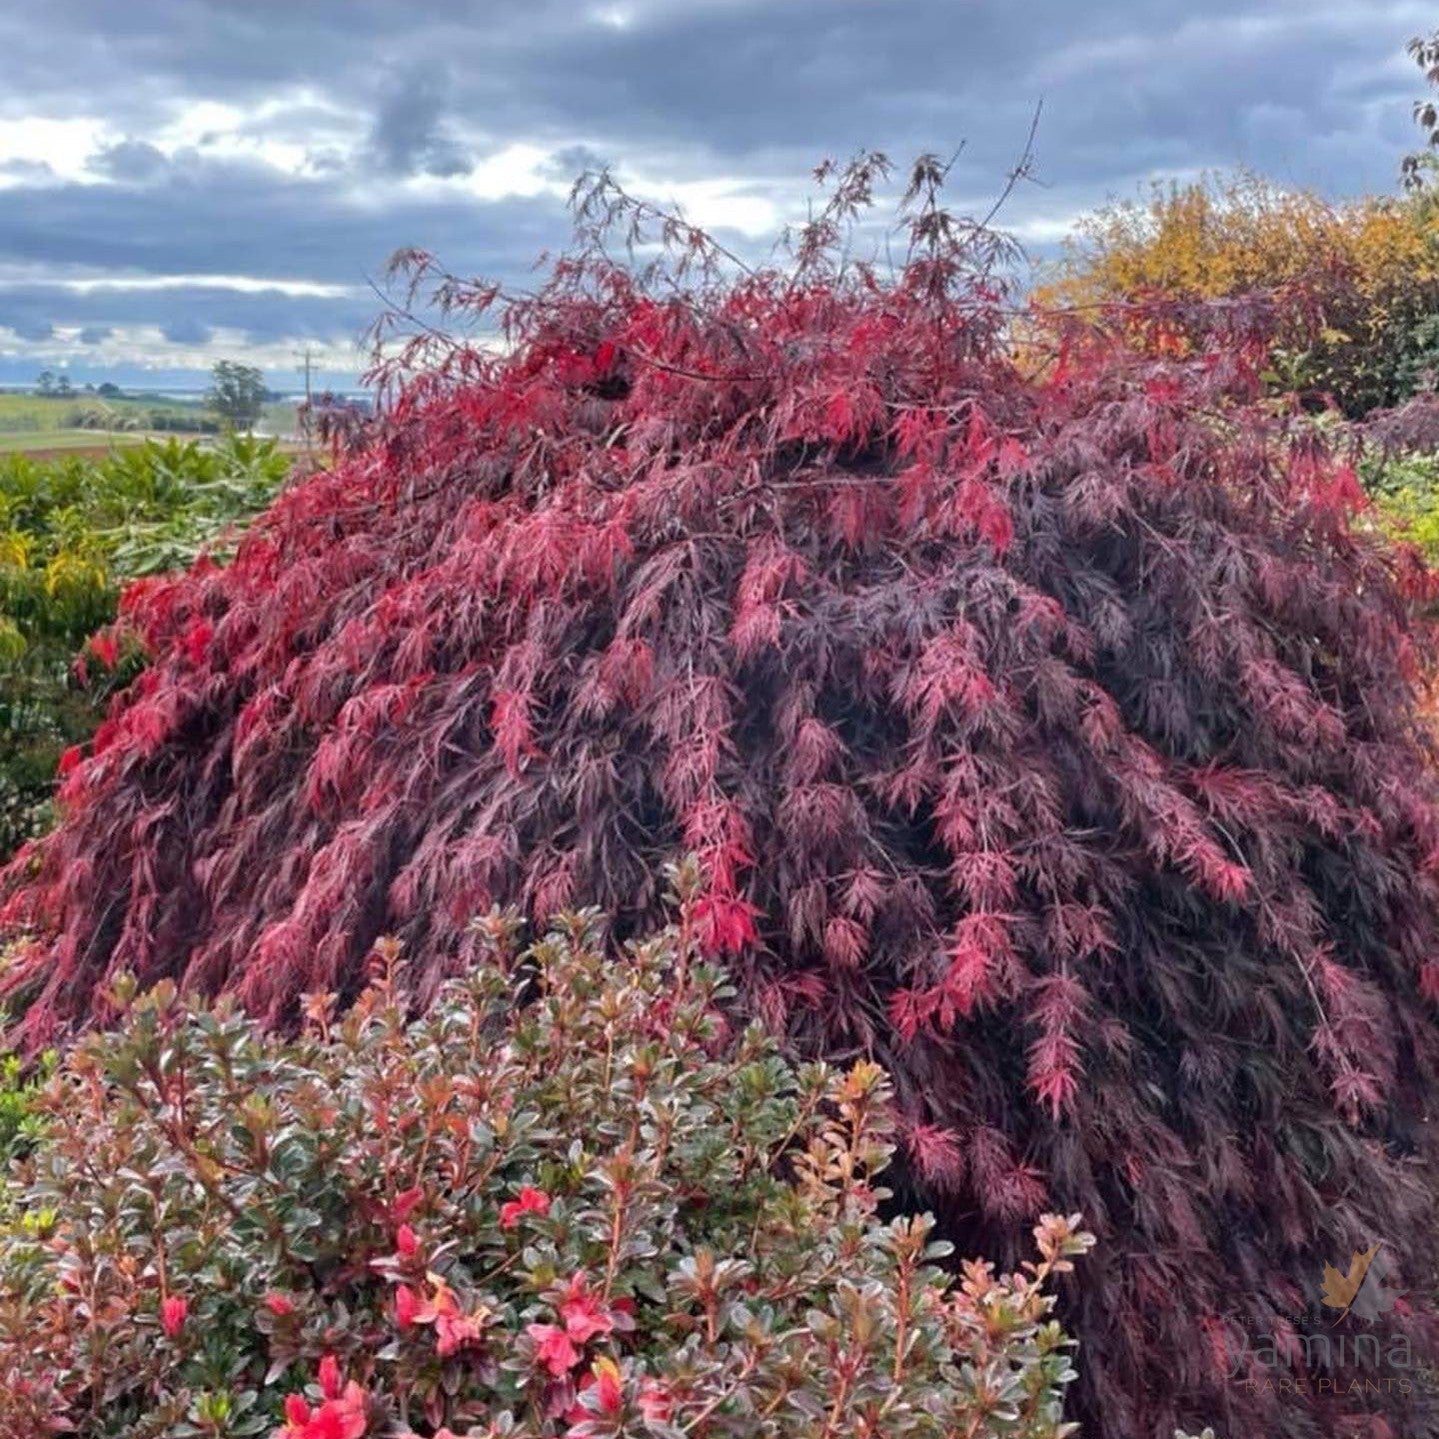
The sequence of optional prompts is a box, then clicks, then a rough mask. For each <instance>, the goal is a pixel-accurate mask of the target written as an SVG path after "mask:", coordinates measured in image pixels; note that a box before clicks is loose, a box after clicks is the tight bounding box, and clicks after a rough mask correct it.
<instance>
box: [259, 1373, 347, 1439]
mask: <svg viewBox="0 0 1439 1439" xmlns="http://www.w3.org/2000/svg"><path fill="white" fill-rule="evenodd" d="M319 1380H320V1392H321V1393H322V1394H323V1395H324V1402H323V1403H322V1404H321V1405H320V1407H319V1408H318V1409H311V1408H310V1406H309V1404H308V1403H306V1401H305V1400H304V1398H303V1397H301V1396H300V1395H299V1394H291V1395H289V1396H288V1397H287V1398H286V1400H285V1423H284V1425H282V1426H281V1427H280V1428H279V1429H276V1430H275V1432H274V1436H273V1439H361V1436H362V1435H363V1434H364V1432H365V1430H366V1428H368V1427H369V1419H368V1416H367V1410H368V1408H369V1399H368V1396H367V1395H366V1394H365V1391H364V1390H363V1389H362V1388H361V1387H360V1386H359V1385H358V1384H356V1383H355V1382H354V1380H351V1381H350V1382H349V1383H348V1384H347V1383H345V1381H344V1376H343V1375H342V1374H341V1373H340V1366H339V1365H338V1364H337V1363H336V1362H335V1358H334V1356H333V1355H332V1354H327V1355H325V1357H324V1358H323V1359H322V1360H320V1371H319Z"/></svg>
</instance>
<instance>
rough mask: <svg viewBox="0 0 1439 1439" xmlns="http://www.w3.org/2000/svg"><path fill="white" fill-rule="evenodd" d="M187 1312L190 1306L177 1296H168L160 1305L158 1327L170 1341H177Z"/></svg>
mask: <svg viewBox="0 0 1439 1439" xmlns="http://www.w3.org/2000/svg"><path fill="white" fill-rule="evenodd" d="M189 1312H190V1306H189V1305H188V1304H187V1303H186V1302H185V1301H184V1300H183V1299H181V1298H180V1297H179V1295H177V1294H171V1295H169V1296H168V1297H167V1298H165V1299H164V1300H162V1301H161V1303H160V1327H161V1328H162V1329H164V1331H165V1333H166V1334H168V1335H169V1336H170V1338H171V1339H178V1338H179V1337H180V1331H181V1330H182V1329H183V1328H184V1327H185V1316H186V1315H187V1314H188V1313H189Z"/></svg>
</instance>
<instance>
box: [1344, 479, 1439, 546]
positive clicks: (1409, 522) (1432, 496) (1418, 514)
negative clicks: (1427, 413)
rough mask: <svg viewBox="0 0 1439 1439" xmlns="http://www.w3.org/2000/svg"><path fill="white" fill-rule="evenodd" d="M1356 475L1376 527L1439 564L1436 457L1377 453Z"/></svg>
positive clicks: (1438, 498) (1438, 480) (1438, 499)
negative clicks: (1371, 505) (1371, 504)
mask: <svg viewBox="0 0 1439 1439" xmlns="http://www.w3.org/2000/svg"><path fill="white" fill-rule="evenodd" d="M1359 473H1360V478H1361V479H1362V480H1363V482H1364V488H1365V489H1366V490H1368V492H1369V494H1370V496H1371V498H1372V499H1373V500H1374V502H1375V511H1376V515H1377V517H1378V520H1379V523H1380V524H1381V525H1382V526H1383V527H1384V528H1385V529H1386V530H1388V531H1389V533H1391V534H1392V535H1394V536H1395V537H1396V538H1398V539H1403V540H1407V541H1408V542H1409V543H1411V544H1414V545H1417V546H1418V547H1419V549H1420V550H1421V551H1422V552H1423V554H1424V557H1425V558H1426V559H1427V560H1428V561H1429V563H1430V564H1431V565H1435V564H1439V454H1426V453H1422V452H1410V453H1407V454H1400V455H1393V456H1386V455H1383V454H1382V453H1376V454H1372V455H1370V456H1368V457H1366V458H1365V459H1363V460H1362V461H1361V462H1360V466H1359Z"/></svg>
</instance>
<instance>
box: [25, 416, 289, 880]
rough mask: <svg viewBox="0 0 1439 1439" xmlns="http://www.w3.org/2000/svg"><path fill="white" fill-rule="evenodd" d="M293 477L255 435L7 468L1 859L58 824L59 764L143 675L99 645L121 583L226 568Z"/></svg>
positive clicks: (121, 647)
mask: <svg viewBox="0 0 1439 1439" xmlns="http://www.w3.org/2000/svg"><path fill="white" fill-rule="evenodd" d="M289 469H290V462H289V460H288V459H287V458H286V457H285V455H283V454H282V453H281V452H280V451H279V449H278V448H277V447H276V445H275V444H274V442H273V441H267V440H253V439H249V438H246V437H235V438H232V439H227V440H226V441H225V442H224V443H222V444H220V445H218V446H215V447H213V448H208V449H206V448H201V447H200V446H199V445H198V444H195V443H189V444H182V443H180V442H179V441H176V440H171V441H168V442H166V443H164V444H160V443H156V442H150V443H148V444H145V445H141V446H135V447H133V448H126V449H117V450H115V451H113V452H112V453H111V454H110V455H108V456H106V457H105V458H103V459H100V460H95V459H91V458H79V457H71V458H69V459H52V460H33V459H30V458H29V457H28V456H25V455H12V456H9V457H4V458H0V855H8V854H9V853H10V852H11V851H12V850H13V849H14V848H15V847H16V846H17V845H18V844H19V843H21V842H22V841H23V840H26V839H29V838H31V837H32V836H34V835H35V834H37V833H39V832H41V831H42V830H44V829H45V828H46V827H47V826H48V825H49V823H50V821H51V818H52V811H51V806H50V800H51V797H52V795H53V792H54V786H55V772H56V767H57V764H58V762H59V760H60V757H61V755H62V754H63V752H64V751H65V750H66V748H67V747H69V746H70V745H73V744H75V743H76V742H77V741H80V740H83V739H86V738H88V736H89V735H90V734H91V733H93V731H94V729H95V726H96V725H97V724H98V723H99V722H100V719H101V717H102V716H103V714H104V711H105V707H106V705H107V704H108V703H109V700H110V698H111V697H112V695H113V694H114V693H115V692H116V691H117V690H118V689H119V688H121V687H123V685H124V684H125V683H126V682H128V680H129V679H130V678H131V677H132V676H133V675H134V673H135V671H136V669H137V668H138V660H139V652H138V649H137V647H136V646H135V645H133V644H130V643H121V642H119V641H117V640H115V639H113V638H111V637H107V636H103V635H102V636H99V637H98V638H96V639H95V640H93V641H92V640H91V636H92V635H95V633H96V631H98V630H100V629H102V628H103V627H104V626H106V625H108V624H109V623H110V622H111V621H112V620H113V619H114V618H115V613H116V603H117V600H118V596H119V592H120V587H121V585H122V584H123V583H124V582H125V581H126V580H128V579H133V578H135V577H138V576H143V575H152V574H159V573H162V572H164V571H166V570H170V569H175V568H178V567H181V566H184V565H188V564H190V563H191V562H192V561H193V560H194V559H195V558H196V557H197V555H199V553H200V552H201V550H202V549H205V550H208V551H213V552H214V553H215V557H216V558H222V557H223V555H224V544H225V543H226V540H225V536H226V534H227V532H228V531H229V530H231V529H232V527H233V526H235V525H236V524H237V523H239V522H241V521H243V520H245V519H246V518H248V517H249V516H250V515H251V514H253V513H254V512H255V511H256V510H258V509H259V508H261V507H262V506H263V505H264V504H265V503H267V502H268V501H269V500H270V499H271V498H272V497H273V495H274V493H275V491H276V489H277V488H278V487H279V484H280V482H281V480H283V479H284V477H285V476H286V475H287V474H288V473H289ZM77 662H78V663H77Z"/></svg>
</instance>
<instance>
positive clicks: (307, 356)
mask: <svg viewBox="0 0 1439 1439" xmlns="http://www.w3.org/2000/svg"><path fill="white" fill-rule="evenodd" d="M299 360H300V373H301V374H303V375H304V377H305V406H304V409H302V410H301V411H300V414H301V415H302V416H303V418H302V419H301V420H300V434H301V436H302V437H303V438H304V441H305V450H306V452H307V453H308V452H309V450H310V447H311V446H310V439H311V435H310V422H311V418H312V416H311V413H310V405H311V403H312V401H313V400H314V392H313V390H312V389H311V387H310V369H311V366H312V364H313V362H314V351H313V350H311V349H310V347H309V346H308V345H306V346H305V348H304V349H303V350H302V351H301V352H300V354H299Z"/></svg>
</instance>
